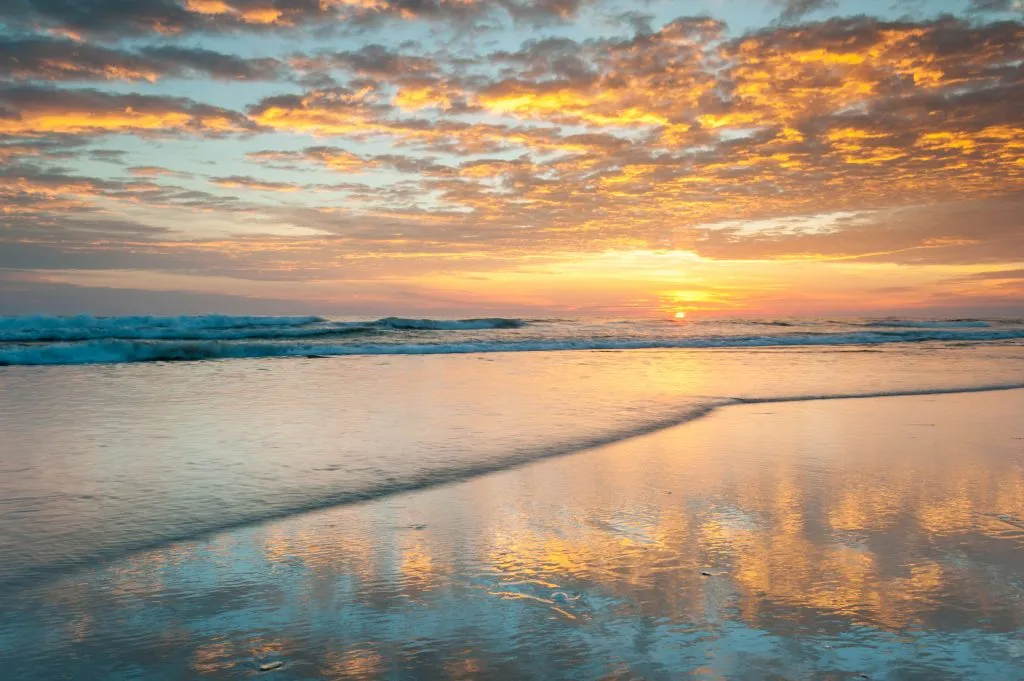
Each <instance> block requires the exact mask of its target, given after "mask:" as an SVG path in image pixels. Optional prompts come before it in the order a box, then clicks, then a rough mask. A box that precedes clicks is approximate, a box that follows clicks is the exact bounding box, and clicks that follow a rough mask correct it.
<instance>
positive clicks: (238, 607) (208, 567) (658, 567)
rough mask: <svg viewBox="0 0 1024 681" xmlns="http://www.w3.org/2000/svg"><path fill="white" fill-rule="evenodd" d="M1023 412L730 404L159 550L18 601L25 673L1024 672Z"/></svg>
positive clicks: (2, 622) (573, 675)
mask: <svg viewBox="0 0 1024 681" xmlns="http://www.w3.org/2000/svg"><path fill="white" fill-rule="evenodd" d="M1022 414H1024V391H1022V390H1014V391H1002V392H991V393H975V394H961V395H931V396H915V397H886V398H869V399H850V400H830V401H808V402H793V403H774V404H755V405H740V406H728V407H724V408H721V409H719V410H717V411H715V412H714V413H712V414H711V415H710V416H707V417H705V418H702V419H700V420H698V421H695V422H692V423H689V424H686V425H683V426H680V427H675V428H670V429H668V430H664V431H660V432H657V433H653V434H650V435H646V436H643V437H638V438H634V439H631V440H626V441H623V442H620V443H616V444H613V445H608V446H604V447H601V448H597V449H592V450H587V451H583V452H580V453H577V454H574V455H570V456H565V457H561V458H555V459H547V460H543V461H538V462H536V463H532V464H529V465H526V466H523V467H520V468H516V469H513V470H508V471H503V472H500V473H493V474H489V475H485V476H482V477H478V478H473V479H470V480H467V481H465V482H461V483H456V484H449V485H445V486H441V487H437V488H433V489H428V490H423V491H419V492H413V493H407V494H400V495H395V496H391V497H386V498H382V499H378V500H375V501H371V502H366V503H362V504H357V505H351V506H344V507H338V508H333V509H329V510H325V511H319V512H315V513H308V514H303V515H298V516H295V517H292V518H288V519H284V520H279V521H275V522H270V523H265V524H262V525H258V526H254V527H249V528H243V529H238V530H234V531H230V532H225V533H222V534H218V535H215V536H213V537H210V538H208V539H204V540H200V541H191V542H182V543H177V544H173V545H170V546H167V547H165V548H162V549H157V550H151V551H147V552H144V553H137V554H134V555H132V556H130V557H128V558H125V559H120V560H117V561H115V562H112V563H108V564H105V565H102V566H98V567H94V568H91V569H87V570H83V571H79V572H76V573H74V574H72V575H68V576H66V577H62V578H60V579H58V580H56V581H52V582H50V583H48V584H46V585H39V586H35V587H32V588H30V589H26V590H24V591H22V592H19V593H16V594H14V597H13V598H11V599H8V602H6V603H5V604H4V606H5V607H4V608H3V613H2V614H0V658H2V659H3V668H4V670H5V671H4V674H3V675H4V677H5V678H12V679H25V680H28V679H47V680H55V679H93V678H95V679H196V678H200V679H222V678H223V679H233V678H251V677H259V678H268V679H274V680H284V679H350V678H351V679H378V678H379V679H385V678H386V679H406V678H408V679H472V678H481V679H483V678H486V679H659V680H660V679H666V680H667V679H863V678H868V679H893V680H895V679H928V680H940V679H951V680H952V679H997V680H998V679H1009V680H1015V679H1016V680H1019V679H1024V419H1022V418H1021V415H1022ZM278 663H280V665H278ZM261 666H263V667H264V668H265V669H267V671H260V667H261Z"/></svg>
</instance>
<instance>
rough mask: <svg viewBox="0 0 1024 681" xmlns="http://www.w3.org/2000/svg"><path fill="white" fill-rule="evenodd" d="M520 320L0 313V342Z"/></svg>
mask: <svg viewBox="0 0 1024 681" xmlns="http://www.w3.org/2000/svg"><path fill="white" fill-rule="evenodd" d="M525 324H526V322H524V321H522V320H520V319H504V318H491V319H459V320H441V319H403V318H401V317H387V318H384V319H378V320H376V321H357V322H332V321H328V320H326V319H324V318H322V317H313V316H306V317H260V316H229V315H196V316H182V317H151V316H137V317H93V316H91V315H77V316H73V317H51V316H43V315H33V316H22V317H0V342H8V343H11V342H15V343H40V342H72V341H91V340H168V341H173V340H179V341H200V340H246V339H263V340H273V339H282V340H287V339H302V338H314V337H317V336H330V335H349V334H355V333H367V332H374V331H380V330H400V329H405V330H423V331H427V330H435V331H459V330H481V329H511V328H519V327H521V326H524V325H525Z"/></svg>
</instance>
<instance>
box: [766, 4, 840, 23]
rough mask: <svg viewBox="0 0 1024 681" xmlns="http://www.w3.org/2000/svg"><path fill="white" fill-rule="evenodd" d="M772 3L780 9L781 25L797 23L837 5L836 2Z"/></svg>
mask: <svg viewBox="0 0 1024 681" xmlns="http://www.w3.org/2000/svg"><path fill="white" fill-rule="evenodd" d="M772 3H773V4H775V5H780V6H781V7H782V13H781V14H780V15H779V21H781V22H783V23H792V22H795V21H799V20H800V19H803V18H804V17H805V16H806V15H808V14H810V13H811V12H817V11H818V10H822V9H825V8H828V7H835V6H836V5H837V4H838V2H837V0H772Z"/></svg>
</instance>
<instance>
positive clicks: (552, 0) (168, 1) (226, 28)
mask: <svg viewBox="0 0 1024 681" xmlns="http://www.w3.org/2000/svg"><path fill="white" fill-rule="evenodd" d="M582 5H583V2H582V0H182V1H180V2H179V1H178V0H90V1H89V2H66V1H64V0H16V1H15V3H14V5H13V7H11V8H9V9H7V10H5V11H6V12H7V14H8V17H7V19H8V21H9V22H10V23H12V24H14V25H21V26H25V27H44V28H50V29H59V30H61V31H62V32H64V33H65V34H68V35H75V36H83V35H89V36H98V37H102V38H120V37H124V36H138V35H147V34H149V35H152V34H156V35H163V36H173V35H180V34H186V33H195V32H206V33H211V32H233V31H267V30H282V29H293V28H303V27H305V28H309V27H314V28H318V29H324V28H330V27H331V26H343V25H346V24H355V25H365V24H367V23H373V22H379V21H382V20H387V19H391V20H396V21H407V20H422V21H431V22H455V23H467V22H470V21H472V20H474V19H480V18H485V17H498V18H500V17H510V18H511V19H513V20H515V21H519V22H526V23H530V24H537V25H541V24H547V23H558V22H562V21H565V20H566V19H568V18H569V17H571V16H573V15H575V14H576V13H577V12H578V10H579V9H580V7H581V6H582Z"/></svg>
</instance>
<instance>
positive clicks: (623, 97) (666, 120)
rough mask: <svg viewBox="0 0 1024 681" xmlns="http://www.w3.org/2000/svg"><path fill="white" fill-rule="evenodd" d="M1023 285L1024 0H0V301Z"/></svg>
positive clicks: (694, 306) (471, 311)
mask: <svg viewBox="0 0 1024 681" xmlns="http://www.w3.org/2000/svg"><path fill="white" fill-rule="evenodd" d="M677 311H685V312H686V313H687V314H689V315H691V316H692V315H698V316H699V315H707V316H718V315H757V316H781V315H785V316H789V315H820V314H851V315H860V314H892V313H897V312H900V313H906V314H918V315H930V316H931V315H957V316H964V315H979V316H982V315H990V316H997V315H1012V314H1024V0H883V1H875V0H859V1H853V0H675V1H669V0H649V1H647V2H624V1H621V0H78V1H75V2H71V1H68V0H5V2H4V3H3V6H2V8H0V314H4V313H6V314H16V313H55V314H71V313H79V312H91V313H97V314H184V313H206V312H220V313H242V314H258V313H267V314H282V313H291V312H293V313H322V314H353V315H361V314H377V315H389V314H402V315H409V314H419V315H423V316H430V315H439V316H443V315H463V316H466V315H485V314H487V315H490V314H558V315H566V316H571V315H602V316H651V315H664V314H672V313H675V312H677Z"/></svg>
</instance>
